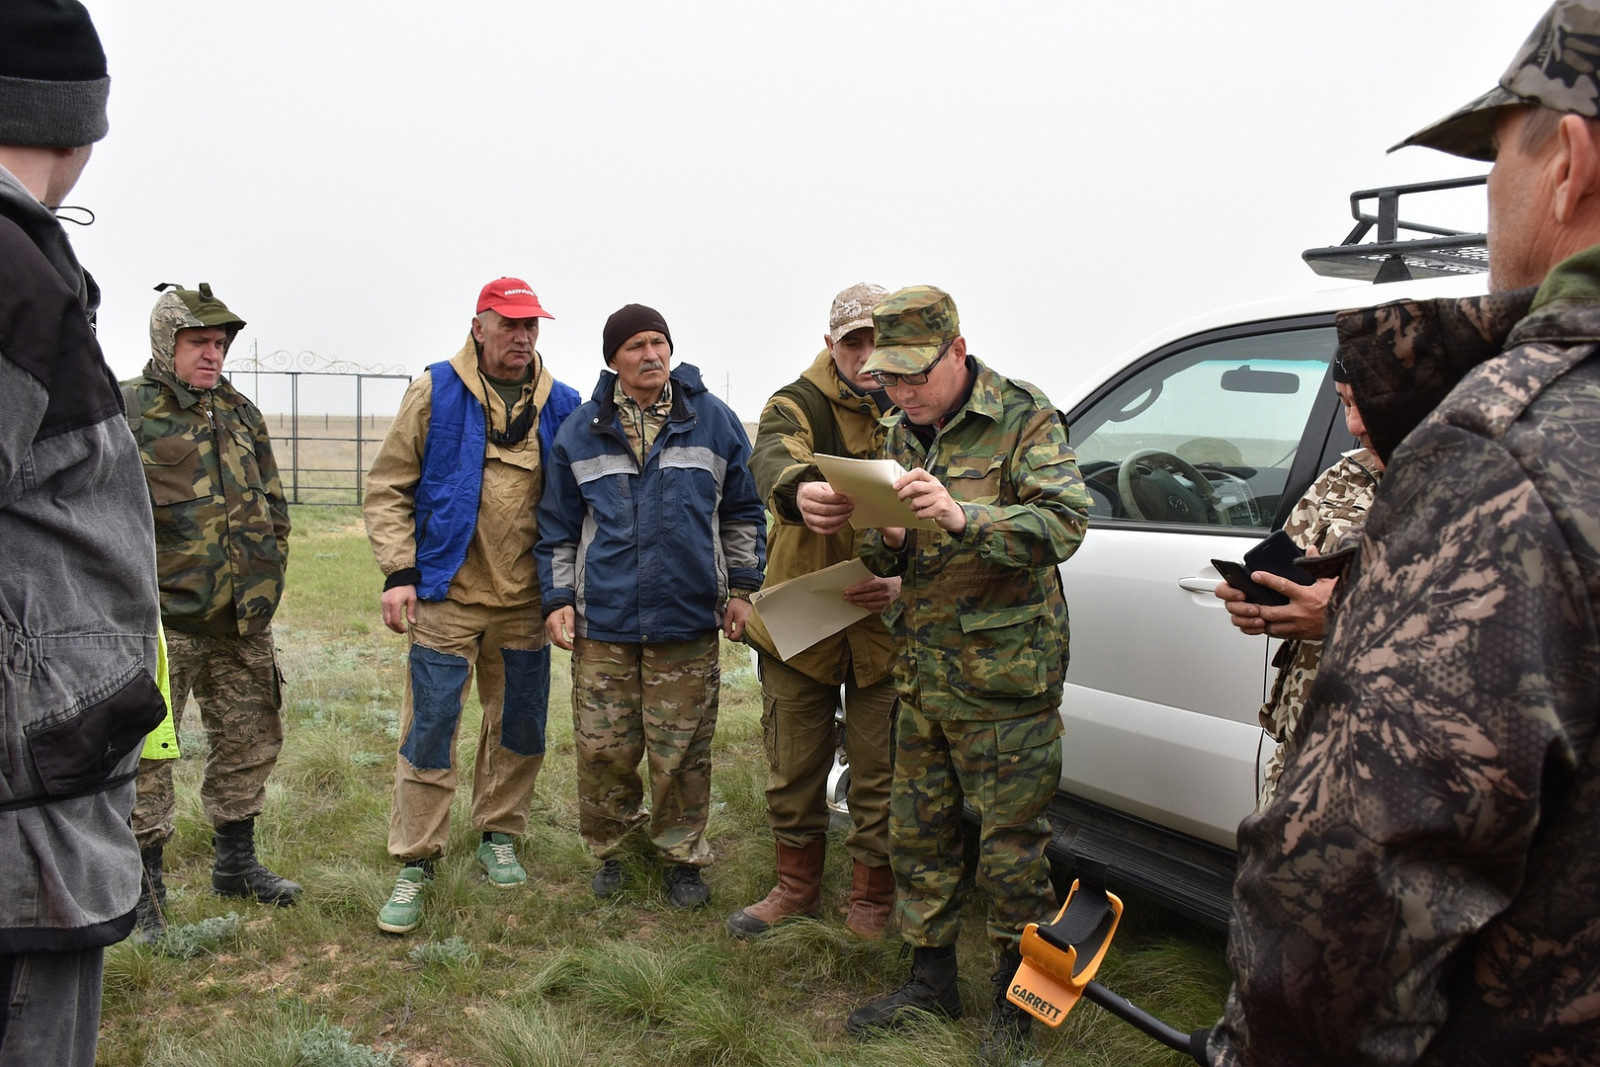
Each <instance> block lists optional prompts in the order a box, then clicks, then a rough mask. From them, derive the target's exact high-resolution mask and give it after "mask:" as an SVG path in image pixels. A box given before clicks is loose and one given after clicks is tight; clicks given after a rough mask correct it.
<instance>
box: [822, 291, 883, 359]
mask: <svg viewBox="0 0 1600 1067" xmlns="http://www.w3.org/2000/svg"><path fill="white" fill-rule="evenodd" d="M888 295H889V290H887V289H885V288H884V287H883V286H881V285H873V284H871V283H870V282H857V283H856V284H855V285H852V286H850V287H849V288H847V289H841V290H839V292H838V293H837V294H836V295H835V296H834V298H833V304H832V305H831V306H829V308H828V336H829V337H830V338H832V340H833V343H834V344H838V343H839V342H840V341H842V340H843V339H844V335H845V334H847V333H850V332H851V331H852V330H859V329H861V328H862V327H863V326H871V325H872V309H873V308H874V307H875V306H877V305H878V304H880V303H882V301H883V300H884V298H885V297H887V296H888Z"/></svg>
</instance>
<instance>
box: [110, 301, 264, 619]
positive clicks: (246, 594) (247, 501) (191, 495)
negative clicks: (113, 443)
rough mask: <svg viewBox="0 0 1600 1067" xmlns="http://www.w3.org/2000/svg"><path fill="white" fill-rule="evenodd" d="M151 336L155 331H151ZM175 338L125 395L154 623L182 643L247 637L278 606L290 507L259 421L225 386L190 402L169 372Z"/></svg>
mask: <svg viewBox="0 0 1600 1067" xmlns="http://www.w3.org/2000/svg"><path fill="white" fill-rule="evenodd" d="M153 332H154V331H153ZM175 334H176V330H168V331H166V338H165V345H164V347H163V343H162V341H161V339H159V338H156V337H154V336H153V337H152V347H153V348H154V349H155V354H154V355H153V356H152V357H151V359H150V362H149V363H147V364H145V368H144V374H143V375H142V376H140V377H138V378H134V379H132V380H131V381H130V382H128V383H127V385H128V386H129V387H130V388H131V389H132V390H133V392H134V396H135V399H136V402H137V404H138V407H139V416H138V418H133V419H130V424H132V425H133V426H134V438H135V439H136V440H137V441H138V443H139V456H140V458H141V459H142V460H143V461H144V474H145V482H146V484H147V485H148V487H149V490H150V503H151V505H152V507H153V509H154V511H155V523H156V569H157V571H158V572H159V574H160V581H161V621H162V623H163V624H164V625H165V626H167V627H168V628H169V629H173V630H178V631H181V632H184V633H213V634H215V633H238V634H254V633H260V632H261V631H262V630H264V629H266V628H267V626H268V625H270V624H271V622H272V616H273V613H274V612H276V611H277V610H278V601H279V599H281V598H282V596H283V581H284V569H285V568H286V567H287V566H288V562H289V504H288V501H287V500H286V499H284V495H283V483H282V481H281V480H280V479H279V477H278V463H277V460H275V459H274V458H273V456H272V442H271V440H270V439H269V438H268V436H267V425H266V420H265V419H264V418H263V417H262V415H261V412H259V411H257V410H256V406H255V405H254V404H252V403H251V402H250V401H249V400H247V399H246V398H245V396H244V394H242V393H240V392H239V391H238V390H237V389H235V388H234V387H233V386H232V385H231V384H229V382H228V380H227V379H226V378H223V379H221V380H219V381H218V382H217V384H216V385H215V386H213V387H211V388H210V389H207V390H203V391H201V392H199V393H196V392H193V391H191V390H190V389H189V387H188V386H186V385H184V384H183V382H182V381H180V380H179V379H178V376H177V374H176V372H174V370H173V369H172V343H173V337H174V336H175Z"/></svg>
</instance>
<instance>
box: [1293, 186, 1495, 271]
mask: <svg viewBox="0 0 1600 1067" xmlns="http://www.w3.org/2000/svg"><path fill="white" fill-rule="evenodd" d="M1485 178H1486V175H1482V174H1480V175H1477V176H1475V177H1471V178H1449V179H1445V180H1443V181H1435V182H1416V183H1414V184H1411V185H1392V186H1389V187H1387V188H1383V189H1358V190H1356V191H1355V192H1353V193H1351V194H1350V215H1351V217H1353V218H1354V219H1355V220H1356V228H1355V229H1353V230H1351V231H1350V235H1349V236H1348V237H1346V238H1345V239H1344V241H1343V242H1342V243H1340V244H1336V245H1333V246H1331V247H1328V248H1308V249H1306V250H1305V251H1304V252H1302V253H1300V256H1301V258H1302V259H1304V260H1305V261H1306V263H1307V264H1309V265H1310V267H1311V269H1312V270H1314V271H1316V272H1317V273H1318V274H1321V275H1323V276H1324V277H1328V278H1354V279H1357V280H1359V281H1369V282H1374V283H1381V282H1400V281H1409V280H1410V279H1412V278H1449V277H1453V276H1456V275H1460V274H1482V273H1484V272H1485V271H1487V270H1488V269H1489V238H1488V235H1487V234H1482V233H1464V232H1462V231H1461V230H1449V229H1445V228H1444V227H1442V226H1429V225H1427V224H1425V223H1420V222H1406V221H1405V220H1403V219H1401V218H1400V197H1401V195H1402V194H1404V193H1431V192H1436V191H1438V190H1441V189H1464V188H1467V187H1469V186H1473V185H1482V184H1483V183H1484V180H1485ZM1368 200H1377V202H1378V213H1377V214H1376V215H1373V214H1369V213H1367V212H1365V211H1363V210H1362V209H1361V205H1362V203H1363V201H1368ZM1374 226H1376V227H1377V234H1376V236H1375V238H1374V239H1373V240H1371V241H1367V242H1366V243H1362V239H1363V238H1365V237H1366V236H1367V235H1368V234H1369V233H1371V232H1372V229H1373V227H1374ZM1402 230H1409V231H1410V232H1412V233H1421V234H1429V235H1431V236H1428V237H1418V238H1413V239H1409V240H1404V241H1402V240H1400V239H1399V235H1400V231H1402Z"/></svg>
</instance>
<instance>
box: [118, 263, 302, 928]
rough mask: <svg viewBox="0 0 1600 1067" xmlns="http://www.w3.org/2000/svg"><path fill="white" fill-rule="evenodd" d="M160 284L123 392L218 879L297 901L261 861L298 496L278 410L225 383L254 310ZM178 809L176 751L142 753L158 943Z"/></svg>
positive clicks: (142, 815)
mask: <svg viewBox="0 0 1600 1067" xmlns="http://www.w3.org/2000/svg"><path fill="white" fill-rule="evenodd" d="M156 288H157V290H158V291H160V292H161V296H160V297H159V298H158V299H157V300H156V305H155V308H154V309H153V310H152V311H151V312H150V353H151V354H150V362H149V363H147V364H145V368H144V373H143V374H142V375H140V376H139V377H138V378H134V379H132V380H131V381H129V382H127V383H125V385H124V393H125V395H126V396H127V404H128V423H129V426H130V427H131V428H132V429H133V434H134V438H135V439H136V440H137V441H138V443H139V454H140V457H141V458H142V459H143V460H144V471H145V481H146V483H147V484H148V486H149V489H150V503H151V505H152V506H153V508H154V511H155V527H156V566H157V570H158V571H159V573H160V580H161V621H162V624H163V625H164V626H165V628H166V631H167V642H168V650H167V651H168V659H167V662H168V676H169V678H170V679H171V683H172V685H171V696H172V713H173V720H174V725H176V724H177V722H178V721H179V720H180V719H181V718H182V715H183V710H184V705H185V703H187V701H188V698H189V693H190V692H191V691H192V692H193V693H194V696H195V701H196V702H197V703H198V704H199V705H200V718H201V722H202V723H203V724H204V725H205V731H206V746H207V756H206V765H205V779H204V782H203V783H202V785H201V787H200V797H201V800H202V802H203V803H204V805H205V809H206V815H207V816H208V817H209V818H210V820H211V824H212V826H213V827H214V828H215V835H214V837H213V838H212V841H213V844H214V845H215V848H216V862H215V865H214V866H213V868H212V873H211V884H212V887H213V888H214V889H215V890H216V891H217V892H218V893H222V894H224V895H226V896H237V897H254V898H255V899H257V900H259V901H261V902H262V903H272V904H279V905H288V904H292V903H294V900H295V897H296V895H297V894H298V893H299V892H300V887H299V886H298V885H296V884H295V883H294V882H291V881H288V880H287V879H284V878H280V877H279V876H278V875H276V874H274V873H273V872H272V871H270V870H268V869H267V868H265V867H263V866H262V865H261V863H260V862H259V861H258V860H257V859H256V854H255V818H256V816H257V815H259V814H261V808H262V804H263V802H264V801H265V799H266V786H267V778H268V776H269V775H271V773H272V768H273V766H274V765H275V764H276V763H277V760H278V751H279V750H280V749H281V748H282V747H283V723H282V720H281V718H280V716H279V709H280V707H281V706H282V702H283V700H282V692H281V688H280V686H281V676H280V674H279V672H278V663H277V655H276V652H275V651H274V648H273V643H272V616H273V613H274V612H275V611H277V609H278V600H279V598H280V597H281V596H282V595H283V579H284V567H285V565H286V564H287V562H288V558H289V506H288V502H287V501H286V500H285V499H284V496H283V485H282V483H281V482H280V481H279V479H278V464H277V462H276V461H275V460H274V459H273V456H272V443H271V441H270V440H269V439H268V437H267V426H266V421H265V419H263V418H262V416H261V412H259V411H257V410H256V407H255V405H254V404H252V403H251V402H250V401H249V400H247V399H246V398H245V397H244V395H243V394H242V393H240V392H239V391H238V390H237V389H235V388H234V387H233V386H232V385H231V384H230V383H229V382H228V380H227V379H226V378H224V377H222V363H223V360H224V359H225V358H227V354H228V346H229V345H231V344H232V343H233V339H234V337H235V336H236V335H237V334H238V332H239V330H240V328H241V327H243V326H244V320H243V319H241V318H239V317H238V316H237V315H235V314H233V312H231V311H229V310H228V308H227V305H225V304H223V302H222V301H220V300H218V299H217V298H216V296H215V295H213V293H212V292H211V286H209V285H207V284H205V283H203V282H202V283H201V285H200V287H199V288H198V289H181V288H178V287H177V286H173V285H167V284H163V285H160V286H157V287H156ZM175 812H176V801H175V798H174V796H173V789H172V763H171V761H170V760H165V759H143V760H141V761H140V763H139V780H138V801H137V803H136V804H135V805H134V809H133V829H134V833H135V834H136V835H137V836H138V838H139V849H140V853H141V856H142V858H143V861H144V869H145V884H144V891H143V893H142V894H141V896H140V900H139V929H140V931H141V932H142V933H143V935H144V936H146V937H156V936H159V935H160V934H161V932H162V931H163V929H164V928H165V925H166V923H165V917H164V914H163V906H164V903H165V899H166V890H165V888H164V886H163V883H162V849H163V846H164V845H165V843H166V841H167V839H168V838H170V837H171V836H172V831H173V816H174V814H175Z"/></svg>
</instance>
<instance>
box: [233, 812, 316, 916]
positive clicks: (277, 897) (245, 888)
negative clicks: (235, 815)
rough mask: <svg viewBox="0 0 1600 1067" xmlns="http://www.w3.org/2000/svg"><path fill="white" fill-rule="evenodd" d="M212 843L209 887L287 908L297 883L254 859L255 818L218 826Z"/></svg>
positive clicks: (293, 895)
mask: <svg viewBox="0 0 1600 1067" xmlns="http://www.w3.org/2000/svg"><path fill="white" fill-rule="evenodd" d="M211 844H212V846H213V847H214V848H215V849H216V850H217V862H216V864H215V866H213V867H212V868H211V888H212V889H215V890H216V891H217V892H218V893H220V894H222V895H223V896H225V897H255V898H256V899H257V900H259V901H260V902H261V903H263V904H276V905H278V907H280V908H287V907H288V906H289V905H290V904H293V903H294V900H295V897H297V896H299V895H300V883H298V882H291V881H289V879H287V878H280V877H278V876H277V875H276V874H273V873H272V872H271V871H269V870H267V869H266V868H265V867H263V866H261V863H260V861H259V860H257V859H256V821H255V819H254V818H249V819H241V820H240V821H238V822H230V823H226V824H225V825H222V826H219V827H217V832H216V834H215V835H213V836H212V838H211Z"/></svg>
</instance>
